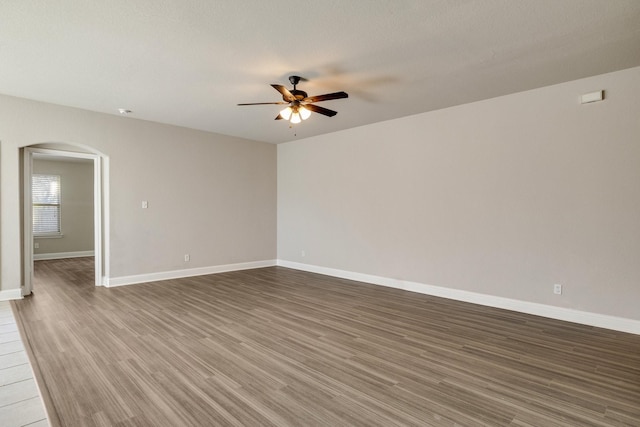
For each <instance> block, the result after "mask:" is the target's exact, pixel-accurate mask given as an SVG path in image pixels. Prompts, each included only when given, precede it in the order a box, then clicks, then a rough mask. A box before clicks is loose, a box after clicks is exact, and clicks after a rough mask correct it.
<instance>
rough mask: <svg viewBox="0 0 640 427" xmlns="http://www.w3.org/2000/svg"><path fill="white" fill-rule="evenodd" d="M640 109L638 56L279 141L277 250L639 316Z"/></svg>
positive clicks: (342, 265) (331, 263)
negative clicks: (530, 86) (552, 81)
mask: <svg viewBox="0 0 640 427" xmlns="http://www.w3.org/2000/svg"><path fill="white" fill-rule="evenodd" d="M600 89H603V90H605V92H606V99H605V101H604V102H598V103H593V104H585V105H581V104H580V102H579V99H580V95H582V94H584V93H588V92H592V91H596V90H600ZM639 117H640V68H633V69H629V70H624V71H620V72H616V73H611V74H606V75H601V76H596V77H592V78H587V79H582V80H577V81H572V82H567V83H564V84H560V85H555V86H550V87H545V88H541V89H537V90H532V91H528V92H523V93H518V94H514V95H509V96H504V97H500V98H495V99H490V100H486V101H482V102H477V103H473V104H467V105H461V106H457V107H453V108H448V109H444V110H439V111H434V112H429V113H425V114H419V115H416V116H411V117H406V118H402V119H397V120H392V121H388V122H383V123H377V124H374V125H370V126H364V127H360V128H355V129H350V130H346V131H341V132H337V133H333V134H329V135H323V136H318V137H314V138H308V139H304V140H300V141H296V142H291V143H286V144H280V145H279V146H278V258H279V259H281V260H285V261H290V262H297V263H304V264H307V265H313V266H322V267H327V268H333V269H339V270H343V271H349V272H357V273H362V274H369V275H375V276H380V277H386V278H393V279H398V280H406V281H412V282H418V283H422V284H427V285H434V286H440V287H445V288H453V289H459V290H465V291H471V292H476V293H480V294H486V295H492V296H498V297H504V298H510V299H516V300H522V301H528V302H533V303H541V304H546V305H551V306H558V307H564V308H571V309H575V310H582V311H586V312H592V313H600V314H606V315H613V316H620V317H624V318H629V319H640V311H639V310H638V301H640V262H638V254H640V119H639ZM554 284H562V285H563V286H564V289H563V291H564V292H563V294H562V295H554V294H553V292H552V289H553V285H554Z"/></svg>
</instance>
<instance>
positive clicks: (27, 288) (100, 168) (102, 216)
mask: <svg viewBox="0 0 640 427" xmlns="http://www.w3.org/2000/svg"><path fill="white" fill-rule="evenodd" d="M34 155H37V156H51V157H63V158H69V159H74V158H75V159H89V160H91V161H92V162H93V187H94V188H93V215H94V218H93V224H94V227H93V242H94V251H93V252H94V260H95V286H102V285H103V284H104V283H105V278H106V277H108V269H109V266H108V247H109V245H108V232H107V230H108V215H107V212H108V197H106V195H107V194H108V191H107V190H108V180H107V179H106V177H107V176H108V158H107V157H106V156H104V155H103V154H102V153H99V152H96V151H95V150H93V149H92V148H91V147H87V146H84V145H74V144H61V143H42V144H35V145H31V146H28V147H24V149H23V186H22V187H23V188H22V195H23V200H24V206H23V224H24V227H23V249H24V252H23V278H24V281H23V287H22V294H23V296H24V295H29V294H31V292H32V290H33V266H34V248H33V243H34V236H33V218H32V194H31V185H32V175H33V158H34Z"/></svg>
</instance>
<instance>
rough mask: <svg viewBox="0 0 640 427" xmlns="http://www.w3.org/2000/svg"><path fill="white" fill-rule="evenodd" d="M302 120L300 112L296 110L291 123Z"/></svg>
mask: <svg viewBox="0 0 640 427" xmlns="http://www.w3.org/2000/svg"><path fill="white" fill-rule="evenodd" d="M301 121H302V120H301V119H300V113H298V112H296V113H293V114H292V115H291V123H293V124H297V123H300V122H301Z"/></svg>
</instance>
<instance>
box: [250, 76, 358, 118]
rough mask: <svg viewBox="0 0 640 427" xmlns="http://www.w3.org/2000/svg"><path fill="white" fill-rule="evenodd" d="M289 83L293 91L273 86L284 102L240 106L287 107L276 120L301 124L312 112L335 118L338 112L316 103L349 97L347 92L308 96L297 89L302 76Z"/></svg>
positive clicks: (292, 79) (293, 77) (291, 77)
mask: <svg viewBox="0 0 640 427" xmlns="http://www.w3.org/2000/svg"><path fill="white" fill-rule="evenodd" d="M289 81H290V82H291V84H292V85H293V89H292V90H289V89H287V88H286V87H284V86H282V85H276V84H273V85H271V86H272V87H273V88H274V89H275V90H277V91H278V92H280V93H281V94H282V101H278V102H254V103H250V104H238V105H269V104H275V105H285V104H288V106H287V107H286V108H285V109H284V110H282V111H280V114H278V116H277V117H276V120H289V121H290V122H291V123H293V124H296V123H300V122H301V121H302V120H306V119H308V118H309V116H310V115H311V112H312V111H313V112H314V113H319V114H322V115H325V116H329V117H333V116H335V115H336V114H338V112H337V111H333V110H329V109H328V108H323V107H319V106H317V105H315V104H314V103H315V102H320V101H329V100H331V99H341V98H348V97H349V95H348V94H347V93H346V92H334V93H327V94H324V95H316V96H307V92H305V91H302V90H298V89H296V86H297V85H298V83H300V76H289Z"/></svg>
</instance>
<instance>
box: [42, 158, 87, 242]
mask: <svg viewBox="0 0 640 427" xmlns="http://www.w3.org/2000/svg"><path fill="white" fill-rule="evenodd" d="M33 173H35V174H46V175H59V176H60V196H61V201H60V206H61V215H60V228H61V230H62V237H60V238H35V239H34V242H35V243H38V245H39V246H40V247H39V248H34V249H33V253H34V254H36V255H43V254H56V253H61V252H64V253H69V252H87V251H93V203H94V202H93V161H91V160H75V161H63V160H55V161H52V160H44V159H38V158H34V159H33Z"/></svg>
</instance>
